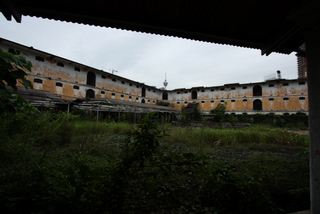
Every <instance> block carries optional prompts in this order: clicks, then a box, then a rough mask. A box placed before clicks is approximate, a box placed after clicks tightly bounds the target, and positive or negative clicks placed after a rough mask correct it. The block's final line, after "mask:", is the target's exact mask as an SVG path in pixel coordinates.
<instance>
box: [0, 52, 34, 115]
mask: <svg viewBox="0 0 320 214" xmlns="http://www.w3.org/2000/svg"><path fill="white" fill-rule="evenodd" d="M31 66H32V64H31V62H30V61H27V60H26V58H25V57H24V56H21V55H15V54H11V53H9V52H6V51H3V50H2V49H0V116H3V114H4V113H6V112H16V111H28V110H29V109H31V110H32V111H34V109H33V108H32V106H30V104H29V103H27V102H26V101H25V100H24V99H23V98H21V97H20V96H18V95H17V94H16V93H14V92H15V91H17V86H16V84H17V81H20V83H21V85H23V86H24V87H25V88H32V84H31V82H30V81H28V80H27V79H26V78H25V77H26V75H27V74H26V72H27V71H28V72H30V71H31Z"/></svg>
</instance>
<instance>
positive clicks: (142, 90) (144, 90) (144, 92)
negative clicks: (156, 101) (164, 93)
mask: <svg viewBox="0 0 320 214" xmlns="http://www.w3.org/2000/svg"><path fill="white" fill-rule="evenodd" d="M141 96H142V97H145V96H146V88H145V87H143V88H142V89H141Z"/></svg>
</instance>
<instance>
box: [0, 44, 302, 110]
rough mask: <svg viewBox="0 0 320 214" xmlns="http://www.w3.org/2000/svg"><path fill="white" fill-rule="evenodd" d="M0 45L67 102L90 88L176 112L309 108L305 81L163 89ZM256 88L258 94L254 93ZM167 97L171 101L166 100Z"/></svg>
mask: <svg viewBox="0 0 320 214" xmlns="http://www.w3.org/2000/svg"><path fill="white" fill-rule="evenodd" d="M0 47H1V48H2V49H3V50H5V51H8V50H9V48H14V49H17V50H19V51H20V54H22V55H24V56H25V57H26V59H27V60H29V61H31V63H32V65H33V67H32V72H31V74H29V76H28V77H27V79H28V80H30V81H31V82H32V83H33V87H34V89H38V90H45V91H50V92H52V93H54V94H56V95H59V96H60V97H61V98H63V99H66V100H74V99H76V98H85V96H86V93H87V90H89V89H91V90H93V91H94V94H95V97H96V98H112V99H118V100H125V101H131V102H145V103H148V104H156V103H157V102H158V101H163V102H167V103H169V106H170V107H172V108H174V109H177V110H181V108H182V107H183V106H187V105H188V103H191V102H197V103H199V109H200V111H202V112H204V113H208V112H209V111H210V110H212V109H214V108H216V107H217V105H218V104H219V103H227V106H226V110H227V112H228V113H235V114H240V113H248V114H255V113H260V114H261V113H262V114H265V113H275V114H284V113H296V112H298V111H305V112H306V113H307V111H308V85H307V80H306V79H296V80H285V79H275V80H270V81H266V82H259V83H250V84H237V83H235V84H226V85H223V86H215V87H194V88H190V89H186V88H180V89H175V90H171V91H164V90H160V89H157V88H154V87H151V86H148V85H145V84H143V83H139V82H135V81H132V80H129V79H126V78H123V77H120V76H117V75H113V74H111V73H108V72H104V71H101V70H98V69H94V68H91V67H88V66H85V65H82V64H79V63H76V62H72V61H70V60H67V59H63V58H60V57H57V56H53V55H51V54H48V53H45V52H42V51H38V50H35V49H33V48H31V47H30V48H29V47H25V46H22V45H20V44H17V43H13V42H10V41H6V40H1V41H0ZM89 73H90V75H91V77H92V73H93V74H94V75H93V76H94V77H93V78H94V79H90V78H91V77H88V74H89ZM88 81H89V82H90V81H93V82H90V83H89V82H88ZM87 84H88V85H87ZM257 89H259V90H258V92H257V91H256V92H254V90H257ZM260 89H261V91H260ZM143 90H144V93H142V92H143ZM163 93H167V96H163ZM257 94H258V95H257ZM164 97H167V99H165V100H163V98H164ZM255 100H260V101H261V102H262V110H254V105H253V104H254V102H255ZM260 101H259V102H260Z"/></svg>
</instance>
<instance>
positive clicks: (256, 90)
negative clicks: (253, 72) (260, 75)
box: [253, 85, 262, 96]
mask: <svg viewBox="0 0 320 214" xmlns="http://www.w3.org/2000/svg"><path fill="white" fill-rule="evenodd" d="M253 96H262V88H261V86H260V85H255V86H254V87H253Z"/></svg>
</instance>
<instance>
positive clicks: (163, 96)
mask: <svg viewBox="0 0 320 214" xmlns="http://www.w3.org/2000/svg"><path fill="white" fill-rule="evenodd" d="M162 100H168V92H166V91H164V92H163V93H162Z"/></svg>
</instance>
